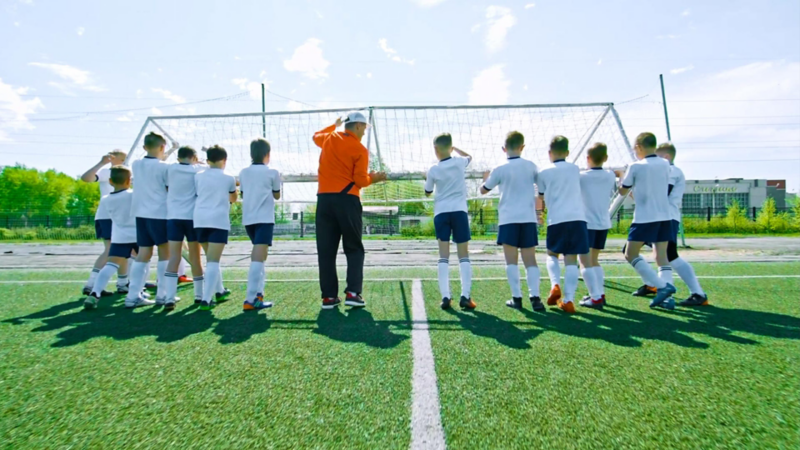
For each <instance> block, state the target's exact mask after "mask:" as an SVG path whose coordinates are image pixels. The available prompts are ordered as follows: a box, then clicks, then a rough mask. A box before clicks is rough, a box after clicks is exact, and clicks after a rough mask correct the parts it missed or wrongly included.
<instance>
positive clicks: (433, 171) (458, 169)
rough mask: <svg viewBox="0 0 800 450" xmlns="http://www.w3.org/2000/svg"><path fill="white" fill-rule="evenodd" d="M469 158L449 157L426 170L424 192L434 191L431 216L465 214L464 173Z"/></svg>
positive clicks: (465, 186)
mask: <svg viewBox="0 0 800 450" xmlns="http://www.w3.org/2000/svg"><path fill="white" fill-rule="evenodd" d="M471 160H472V159H471V158H461V157H450V158H445V159H443V160H441V161H439V162H438V163H437V164H436V165H434V166H432V167H431V168H430V170H428V175H427V178H426V179H425V192H427V193H432V192H434V191H435V195H434V200H433V215H434V216H435V215H437V214H441V213H446V212H454V211H464V212H467V181H466V180H465V172H466V170H467V166H468V165H469V163H470V161H471Z"/></svg>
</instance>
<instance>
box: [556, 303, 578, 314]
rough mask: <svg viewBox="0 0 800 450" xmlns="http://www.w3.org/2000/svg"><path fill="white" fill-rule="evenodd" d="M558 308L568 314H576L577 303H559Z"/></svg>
mask: <svg viewBox="0 0 800 450" xmlns="http://www.w3.org/2000/svg"><path fill="white" fill-rule="evenodd" d="M558 308H559V309H560V310H562V311H564V312H565V313H567V314H575V302H562V301H561V300H559V301H558Z"/></svg>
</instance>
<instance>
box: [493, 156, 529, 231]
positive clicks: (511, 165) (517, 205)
mask: <svg viewBox="0 0 800 450" xmlns="http://www.w3.org/2000/svg"><path fill="white" fill-rule="evenodd" d="M538 177H539V169H538V168H537V167H536V164H534V163H533V162H532V161H528V160H527V159H524V158H520V157H519V156H515V157H511V158H508V160H507V161H506V163H505V164H503V165H500V166H497V167H495V168H494V170H492V173H490V174H489V178H487V179H486V182H484V183H483V187H484V189H487V190H490V191H491V190H492V189H494V188H496V187H499V189H500V204H499V205H498V208H497V211H498V225H506V224H509V223H536V222H537V218H536V190H535V188H534V185H535V184H536V183H538Z"/></svg>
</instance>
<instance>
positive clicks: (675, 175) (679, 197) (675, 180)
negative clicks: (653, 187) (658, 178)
mask: <svg viewBox="0 0 800 450" xmlns="http://www.w3.org/2000/svg"><path fill="white" fill-rule="evenodd" d="M669 185H670V186H671V187H670V188H669V189H670V191H669V195H668V196H667V197H668V198H669V215H670V219H671V220H677V221H678V222H680V221H681V206H683V193H684V192H686V177H685V176H684V175H683V171H682V170H681V169H679V168H678V167H677V166H675V165H674V164H673V165H671V166H669Z"/></svg>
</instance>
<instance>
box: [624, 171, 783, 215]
mask: <svg viewBox="0 0 800 450" xmlns="http://www.w3.org/2000/svg"><path fill="white" fill-rule="evenodd" d="M633 195H634V197H635V196H636V190H635V189H634V193H633ZM767 198H773V199H775V207H776V208H778V210H780V209H783V208H786V207H787V206H788V205H787V204H786V180H745V179H743V178H728V179H725V180H686V191H685V192H684V194H683V211H684V213H687V212H691V211H700V210H707V209H708V208H711V210H712V212H713V213H714V214H716V213H718V212H721V211H724V210H725V209H727V207H728V206H730V205H731V203H733V201H734V200H735V201H736V202H738V203H739V206H740V207H742V208H746V209H749V208H761V207H762V206H763V205H764V202H765V201H766V200H767ZM623 205H624V207H625V209H629V208H633V206H634V202H633V200H632V199H630V198H627V199H625V202H624V203H623Z"/></svg>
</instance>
